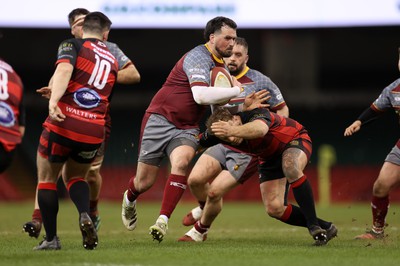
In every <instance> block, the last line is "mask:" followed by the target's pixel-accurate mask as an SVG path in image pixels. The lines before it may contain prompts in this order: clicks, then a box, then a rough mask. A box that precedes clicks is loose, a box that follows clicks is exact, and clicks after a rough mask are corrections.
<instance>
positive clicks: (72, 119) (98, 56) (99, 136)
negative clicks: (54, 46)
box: [44, 39, 118, 144]
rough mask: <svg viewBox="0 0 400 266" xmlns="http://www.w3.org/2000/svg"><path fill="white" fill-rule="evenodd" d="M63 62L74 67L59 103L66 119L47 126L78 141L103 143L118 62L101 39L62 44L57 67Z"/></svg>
mask: <svg viewBox="0 0 400 266" xmlns="http://www.w3.org/2000/svg"><path fill="white" fill-rule="evenodd" d="M63 62H64V63H65V62H66V63H70V64H72V65H73V66H74V72H73V74H72V77H71V79H70V81H69V84H68V88H67V90H66V91H65V93H64V95H63V96H62V97H61V99H60V101H59V102H58V106H59V107H60V109H61V111H62V112H63V113H64V114H65V115H66V118H65V120H64V121H63V122H56V121H54V120H52V119H50V118H49V117H48V118H47V119H46V121H45V123H44V126H45V127H47V128H49V129H50V130H52V131H53V132H56V133H57V134H59V135H62V136H64V137H66V138H69V139H72V140H74V141H78V142H85V143H90V144H98V143H101V142H102V141H103V139H104V124H105V115H106V113H107V108H108V105H109V96H110V94H111V92H112V88H113V85H114V83H115V81H116V79H117V73H118V62H117V60H116V58H115V57H114V56H113V55H112V54H111V53H110V51H109V50H108V48H107V46H106V45H105V44H104V43H103V42H102V41H99V40H97V39H69V40H66V41H64V42H62V43H61V45H60V46H59V49H58V60H57V62H56V64H59V63H63Z"/></svg>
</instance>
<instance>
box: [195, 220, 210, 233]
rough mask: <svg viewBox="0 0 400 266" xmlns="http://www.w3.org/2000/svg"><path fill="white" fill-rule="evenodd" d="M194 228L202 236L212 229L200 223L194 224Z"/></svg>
mask: <svg viewBox="0 0 400 266" xmlns="http://www.w3.org/2000/svg"><path fill="white" fill-rule="evenodd" d="M194 228H195V229H196V230H197V231H198V232H199V233H201V234H204V233H206V232H207V231H208V229H210V226H209V225H204V224H202V223H201V222H200V221H198V222H197V223H195V224H194Z"/></svg>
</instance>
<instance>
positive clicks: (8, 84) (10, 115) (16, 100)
mask: <svg viewBox="0 0 400 266" xmlns="http://www.w3.org/2000/svg"><path fill="white" fill-rule="evenodd" d="M23 90H24V86H23V84H22V81H21V79H20V77H19V76H18V74H17V73H16V72H15V71H14V69H13V68H12V67H11V66H10V65H9V64H7V63H6V62H4V61H3V60H1V59H0V143H1V144H2V145H3V147H4V149H5V150H6V151H11V150H13V149H15V147H16V146H17V144H19V143H21V140H22V135H21V132H20V131H19V127H20V126H25V109H24V105H23V103H22V101H23Z"/></svg>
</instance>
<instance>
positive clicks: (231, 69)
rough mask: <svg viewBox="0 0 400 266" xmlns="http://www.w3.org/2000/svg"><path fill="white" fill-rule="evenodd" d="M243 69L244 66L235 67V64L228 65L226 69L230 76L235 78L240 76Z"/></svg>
mask: <svg viewBox="0 0 400 266" xmlns="http://www.w3.org/2000/svg"><path fill="white" fill-rule="evenodd" d="M243 68H244V65H240V66H238V65H236V64H229V65H228V69H229V73H231V75H232V76H237V75H239V74H240V72H242V70H243Z"/></svg>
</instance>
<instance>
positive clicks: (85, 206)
mask: <svg viewBox="0 0 400 266" xmlns="http://www.w3.org/2000/svg"><path fill="white" fill-rule="evenodd" d="M67 190H68V193H69V196H70V198H71V200H72V202H73V203H74V204H75V206H76V208H77V210H78V212H79V213H82V212H87V213H88V214H89V209H90V208H89V185H88V184H87V182H86V181H85V180H84V179H83V178H74V179H71V180H70V181H68V184H67Z"/></svg>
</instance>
